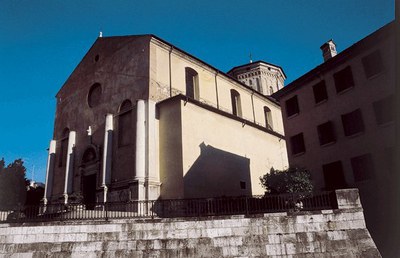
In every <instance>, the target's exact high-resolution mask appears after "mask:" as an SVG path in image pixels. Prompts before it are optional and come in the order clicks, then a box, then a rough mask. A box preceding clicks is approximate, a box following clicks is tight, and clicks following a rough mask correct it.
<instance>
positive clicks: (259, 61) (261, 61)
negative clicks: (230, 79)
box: [227, 60, 287, 78]
mask: <svg viewBox="0 0 400 258" xmlns="http://www.w3.org/2000/svg"><path fill="white" fill-rule="evenodd" d="M256 63H264V64H267V65H272V66H275V67H278V68H279V69H281V71H282V73H283V75H284V76H285V77H286V78H287V76H286V73H285V71H284V70H283V68H282V67H281V66H279V65H275V64H272V63H268V62H265V61H263V60H257V61H254V62H251V63H248V64H243V65H238V66H235V67H233V68H232V69H230V70H229V71H228V72H227V73H230V72H231V71H233V70H235V69H238V68H242V67H245V66H248V65H251V64H256Z"/></svg>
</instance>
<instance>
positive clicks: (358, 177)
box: [350, 153, 374, 182]
mask: <svg viewBox="0 0 400 258" xmlns="http://www.w3.org/2000/svg"><path fill="white" fill-rule="evenodd" d="M350 162H351V167H352V169H353V175H354V181H355V182H360V181H364V180H368V179H370V178H372V177H373V176H374V163H373V161H372V156H371V154H369V153H368V154H364V155H361V156H357V157H354V158H351V159H350Z"/></svg>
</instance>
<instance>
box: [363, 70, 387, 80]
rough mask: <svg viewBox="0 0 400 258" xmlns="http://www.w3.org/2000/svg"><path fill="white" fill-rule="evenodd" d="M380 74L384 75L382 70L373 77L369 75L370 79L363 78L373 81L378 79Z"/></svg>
mask: <svg viewBox="0 0 400 258" xmlns="http://www.w3.org/2000/svg"><path fill="white" fill-rule="evenodd" d="M382 74H384V70H382V71H380V72H379V73H376V74H374V75H371V76H370V77H367V76H365V77H366V78H367V79H368V80H373V79H375V78H378V77H380V76H381V75H382Z"/></svg>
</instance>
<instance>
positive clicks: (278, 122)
mask: <svg viewBox="0 0 400 258" xmlns="http://www.w3.org/2000/svg"><path fill="white" fill-rule="evenodd" d="M253 101H254V113H255V117H256V123H257V124H259V125H261V126H266V125H265V115H264V106H267V107H268V108H269V109H270V110H271V114H272V129H273V130H274V131H275V132H278V133H280V134H282V135H283V134H284V130H283V121H282V114H281V108H280V106H279V105H277V104H274V103H272V102H269V103H265V99H264V98H262V97H259V96H258V95H254V96H253Z"/></svg>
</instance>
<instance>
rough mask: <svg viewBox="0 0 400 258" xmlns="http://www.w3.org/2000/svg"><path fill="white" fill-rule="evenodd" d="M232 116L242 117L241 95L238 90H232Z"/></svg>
mask: <svg viewBox="0 0 400 258" xmlns="http://www.w3.org/2000/svg"><path fill="white" fill-rule="evenodd" d="M231 101H232V114H234V115H235V116H240V117H241V116H242V104H241V103H240V94H239V92H237V91H236V90H233V89H232V90H231Z"/></svg>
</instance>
